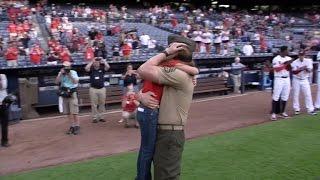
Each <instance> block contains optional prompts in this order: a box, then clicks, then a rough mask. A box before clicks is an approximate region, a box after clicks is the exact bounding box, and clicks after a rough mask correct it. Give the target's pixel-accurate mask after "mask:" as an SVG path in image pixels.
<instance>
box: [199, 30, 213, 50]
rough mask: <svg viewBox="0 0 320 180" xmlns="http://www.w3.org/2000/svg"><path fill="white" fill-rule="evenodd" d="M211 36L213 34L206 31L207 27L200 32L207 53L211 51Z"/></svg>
mask: <svg viewBox="0 0 320 180" xmlns="http://www.w3.org/2000/svg"><path fill="white" fill-rule="evenodd" d="M212 38H213V34H212V33H211V32H209V31H208V28H205V29H204V32H203V33H202V43H204V45H205V47H206V52H207V54H210V53H211V45H212Z"/></svg>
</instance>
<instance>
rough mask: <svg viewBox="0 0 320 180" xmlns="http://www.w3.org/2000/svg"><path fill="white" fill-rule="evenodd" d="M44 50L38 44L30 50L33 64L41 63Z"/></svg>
mask: <svg viewBox="0 0 320 180" xmlns="http://www.w3.org/2000/svg"><path fill="white" fill-rule="evenodd" d="M43 54H44V51H43V50H42V49H41V48H40V46H39V45H38V44H35V45H34V46H33V47H32V48H31V50H30V60H31V62H32V63H33V64H40V62H41V59H42V56H43Z"/></svg>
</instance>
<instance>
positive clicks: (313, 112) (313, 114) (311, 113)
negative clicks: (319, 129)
mask: <svg viewBox="0 0 320 180" xmlns="http://www.w3.org/2000/svg"><path fill="white" fill-rule="evenodd" d="M308 114H309V115H311V116H315V115H317V113H316V112H315V111H311V112H308Z"/></svg>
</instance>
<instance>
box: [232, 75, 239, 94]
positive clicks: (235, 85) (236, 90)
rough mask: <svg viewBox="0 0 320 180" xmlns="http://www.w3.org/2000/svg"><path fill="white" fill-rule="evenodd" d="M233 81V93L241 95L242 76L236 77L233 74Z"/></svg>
mask: <svg viewBox="0 0 320 180" xmlns="http://www.w3.org/2000/svg"><path fill="white" fill-rule="evenodd" d="M231 77H232V80H233V92H234V93H239V92H240V86H241V74H239V75H234V74H231Z"/></svg>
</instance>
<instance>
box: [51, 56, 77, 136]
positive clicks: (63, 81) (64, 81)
mask: <svg viewBox="0 0 320 180" xmlns="http://www.w3.org/2000/svg"><path fill="white" fill-rule="evenodd" d="M78 83H79V77H78V74H77V72H76V71H74V70H71V63H70V62H68V61H65V62H63V68H62V69H61V70H60V72H59V74H58V76H57V78H56V84H60V90H59V95H60V96H62V98H63V113H64V114H68V115H69V121H70V122H71V123H72V124H71V127H70V128H69V130H68V131H67V134H74V135H77V134H79V132H80V121H79V117H78V114H79V104H78V97H77V87H78Z"/></svg>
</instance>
